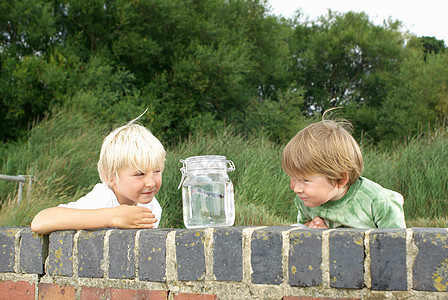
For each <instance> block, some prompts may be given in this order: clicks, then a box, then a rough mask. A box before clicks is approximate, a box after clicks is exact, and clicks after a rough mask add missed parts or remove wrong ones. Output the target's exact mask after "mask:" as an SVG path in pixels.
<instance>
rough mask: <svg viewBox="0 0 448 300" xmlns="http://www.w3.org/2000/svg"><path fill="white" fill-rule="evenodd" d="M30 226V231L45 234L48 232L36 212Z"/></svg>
mask: <svg viewBox="0 0 448 300" xmlns="http://www.w3.org/2000/svg"><path fill="white" fill-rule="evenodd" d="M30 228H31V230H32V231H34V232H35V233H38V234H46V233H50V232H49V231H48V230H46V229H45V225H44V222H42V221H41V216H40V215H39V214H37V215H36V216H35V217H34V219H33V221H31V225H30Z"/></svg>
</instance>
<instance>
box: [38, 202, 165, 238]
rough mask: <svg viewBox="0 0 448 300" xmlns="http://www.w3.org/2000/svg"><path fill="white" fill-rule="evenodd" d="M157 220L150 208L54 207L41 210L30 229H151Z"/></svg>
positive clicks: (123, 206) (124, 206) (43, 232)
mask: <svg viewBox="0 0 448 300" xmlns="http://www.w3.org/2000/svg"><path fill="white" fill-rule="evenodd" d="M156 222H157V220H156V218H155V216H154V214H153V213H152V212H151V210H150V209H149V208H145V207H141V206H128V205H120V206H117V207H111V208H100V209H76V208H66V207H51V208H47V209H45V210H43V211H41V212H39V213H38V214H37V215H36V216H35V217H34V219H33V221H32V222H31V230H33V231H34V232H37V233H40V234H47V233H50V232H52V231H56V230H80V229H96V228H107V227H118V228H152V227H153V225H154V224H155V223H156Z"/></svg>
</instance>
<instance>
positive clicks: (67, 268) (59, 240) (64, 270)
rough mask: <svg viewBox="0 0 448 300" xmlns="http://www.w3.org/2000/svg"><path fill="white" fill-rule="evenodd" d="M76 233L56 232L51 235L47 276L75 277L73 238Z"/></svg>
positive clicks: (71, 231)
mask: <svg viewBox="0 0 448 300" xmlns="http://www.w3.org/2000/svg"><path fill="white" fill-rule="evenodd" d="M74 235H75V231H73V230H70V231H55V232H53V233H51V234H50V238H49V240H50V241H49V246H48V263H47V270H46V272H47V274H49V275H52V276H55V275H59V276H73V237H74Z"/></svg>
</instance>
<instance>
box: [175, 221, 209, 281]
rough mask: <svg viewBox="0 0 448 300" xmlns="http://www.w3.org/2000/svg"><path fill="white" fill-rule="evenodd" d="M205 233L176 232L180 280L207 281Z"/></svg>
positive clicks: (192, 231) (200, 230) (195, 231)
mask: <svg viewBox="0 0 448 300" xmlns="http://www.w3.org/2000/svg"><path fill="white" fill-rule="evenodd" d="M204 242H205V231H204V230H202V229H196V230H193V229H190V230H188V229H187V230H178V231H176V257H177V276H178V279H179V280H193V281H197V280H204V279H205V254H204Z"/></svg>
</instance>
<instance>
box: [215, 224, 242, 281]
mask: <svg viewBox="0 0 448 300" xmlns="http://www.w3.org/2000/svg"><path fill="white" fill-rule="evenodd" d="M242 235H243V228H242V227H223V228H215V229H214V233H213V273H214V275H215V277H216V280H220V281H241V280H243V250H242Z"/></svg>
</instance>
